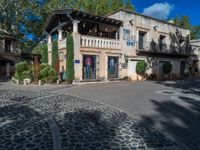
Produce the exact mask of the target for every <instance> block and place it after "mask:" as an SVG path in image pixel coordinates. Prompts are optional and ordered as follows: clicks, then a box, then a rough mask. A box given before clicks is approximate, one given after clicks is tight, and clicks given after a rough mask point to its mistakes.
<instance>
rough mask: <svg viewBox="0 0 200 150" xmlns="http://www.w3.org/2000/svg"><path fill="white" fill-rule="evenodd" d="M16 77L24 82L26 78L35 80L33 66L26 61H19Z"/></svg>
mask: <svg viewBox="0 0 200 150" xmlns="http://www.w3.org/2000/svg"><path fill="white" fill-rule="evenodd" d="M14 77H15V78H16V79H18V80H19V81H20V82H22V81H23V79H25V78H29V79H31V80H33V71H32V67H31V66H30V65H29V64H28V63H27V62H25V61H22V62H19V63H17V64H16V72H15V75H14Z"/></svg>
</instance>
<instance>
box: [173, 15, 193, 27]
mask: <svg viewBox="0 0 200 150" xmlns="http://www.w3.org/2000/svg"><path fill="white" fill-rule="evenodd" d="M173 21H174V24H176V25H179V26H183V27H186V28H190V27H191V24H190V21H189V17H188V16H181V18H180V17H178V16H176V17H175V18H174V20H173Z"/></svg>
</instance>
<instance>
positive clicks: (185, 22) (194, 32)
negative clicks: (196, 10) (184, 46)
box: [173, 16, 200, 39]
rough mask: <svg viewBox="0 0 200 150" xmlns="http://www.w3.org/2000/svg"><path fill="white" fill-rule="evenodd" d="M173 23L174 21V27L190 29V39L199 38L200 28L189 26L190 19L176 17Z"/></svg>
mask: <svg viewBox="0 0 200 150" xmlns="http://www.w3.org/2000/svg"><path fill="white" fill-rule="evenodd" d="M173 21H174V24H176V25H179V26H183V27H186V28H189V29H191V39H199V38H200V26H193V25H191V23H190V19H189V17H188V16H182V17H178V16H176V17H175V18H174V20H173Z"/></svg>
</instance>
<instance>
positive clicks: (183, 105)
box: [57, 80, 200, 150]
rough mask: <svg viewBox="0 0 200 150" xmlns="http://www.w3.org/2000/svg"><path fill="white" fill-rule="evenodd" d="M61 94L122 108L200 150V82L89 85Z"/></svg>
mask: <svg viewBox="0 0 200 150" xmlns="http://www.w3.org/2000/svg"><path fill="white" fill-rule="evenodd" d="M57 92H58V93H62V94H66V95H69V94H71V95H76V96H80V97H84V98H87V99H92V100H96V101H98V102H102V103H105V104H108V105H110V106H113V107H116V108H119V109H121V110H123V111H125V112H126V113H127V114H129V115H131V116H134V117H135V118H138V119H139V120H140V121H142V122H144V123H148V124H149V125H152V126H153V127H156V128H157V129H159V130H160V131H161V132H162V133H165V135H168V136H169V137H170V138H171V139H173V140H175V141H177V142H178V143H179V144H183V145H184V146H183V147H189V149H190V150H192V149H194V150H198V149H200V138H199V137H200V128H199V127H200V80H185V81H168V82H167V81H166V82H149V81H146V82H132V83H131V82H119V83H108V84H95V85H93V84H89V85H81V86H77V87H73V88H70V89H67V90H66V89H63V90H59V91H57Z"/></svg>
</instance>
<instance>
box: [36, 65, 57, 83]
mask: <svg viewBox="0 0 200 150" xmlns="http://www.w3.org/2000/svg"><path fill="white" fill-rule="evenodd" d="M57 78H58V77H57V74H56V71H55V69H54V68H52V67H51V66H49V65H48V64H41V69H40V74H39V79H40V80H42V82H44V83H53V82H55V81H56V80H57Z"/></svg>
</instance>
